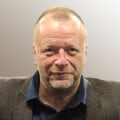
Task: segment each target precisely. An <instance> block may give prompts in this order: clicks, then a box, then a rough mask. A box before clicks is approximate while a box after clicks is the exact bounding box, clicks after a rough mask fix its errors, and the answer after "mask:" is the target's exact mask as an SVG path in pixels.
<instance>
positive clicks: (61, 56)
mask: <svg viewBox="0 0 120 120" xmlns="http://www.w3.org/2000/svg"><path fill="white" fill-rule="evenodd" d="M55 64H56V65H57V66H66V65H67V64H68V61H67V58H66V53H65V50H64V49H59V51H58V56H57V59H56V61H55Z"/></svg>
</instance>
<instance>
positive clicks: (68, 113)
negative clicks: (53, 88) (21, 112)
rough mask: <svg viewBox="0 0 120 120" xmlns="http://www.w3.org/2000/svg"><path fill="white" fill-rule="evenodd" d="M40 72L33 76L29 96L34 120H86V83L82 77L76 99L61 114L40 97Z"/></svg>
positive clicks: (29, 104)
mask: <svg viewBox="0 0 120 120" xmlns="http://www.w3.org/2000/svg"><path fill="white" fill-rule="evenodd" d="M39 78H40V77H39V73H38V71H37V72H36V73H35V75H34V76H33V79H32V81H31V84H30V86H29V90H28V94H27V100H26V102H27V104H28V106H29V107H30V108H31V109H32V112H33V120H85V117H86V98H87V96H86V81H85V79H84V77H83V76H81V82H80V86H79V89H78V91H77V94H76V96H75V98H74V99H73V100H72V101H71V102H70V103H69V104H67V105H66V106H65V107H64V108H63V109H62V110H61V111H60V112H57V111H56V110H55V109H53V108H51V107H49V106H47V105H45V104H44V103H43V102H42V101H41V100H40V98H39V97H38V89H39V85H40V79H39Z"/></svg>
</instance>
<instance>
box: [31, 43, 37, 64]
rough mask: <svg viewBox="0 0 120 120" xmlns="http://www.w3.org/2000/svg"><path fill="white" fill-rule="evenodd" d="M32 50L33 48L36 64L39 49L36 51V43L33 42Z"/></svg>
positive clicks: (35, 62)
mask: <svg viewBox="0 0 120 120" xmlns="http://www.w3.org/2000/svg"><path fill="white" fill-rule="evenodd" d="M32 50H33V57H34V64H37V51H36V45H35V43H32Z"/></svg>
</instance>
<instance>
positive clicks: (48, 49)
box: [45, 48, 53, 52]
mask: <svg viewBox="0 0 120 120" xmlns="http://www.w3.org/2000/svg"><path fill="white" fill-rule="evenodd" d="M52 51H53V49H52V48H47V49H45V52H52Z"/></svg>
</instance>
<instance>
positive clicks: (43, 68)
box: [33, 15, 87, 111]
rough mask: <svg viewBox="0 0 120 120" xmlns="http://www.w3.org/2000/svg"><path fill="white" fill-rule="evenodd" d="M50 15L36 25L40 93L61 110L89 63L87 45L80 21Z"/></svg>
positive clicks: (71, 95)
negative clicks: (87, 62) (58, 18)
mask: <svg viewBox="0 0 120 120" xmlns="http://www.w3.org/2000/svg"><path fill="white" fill-rule="evenodd" d="M73 18H75V17H73V16H71V19H70V20H67V21H66V20H55V19H53V18H52V17H51V15H46V16H44V17H43V19H42V20H40V22H39V23H38V24H37V25H36V27H35V29H34V35H35V36H34V37H35V39H36V40H35V42H34V43H33V53H34V63H35V64H36V65H37V68H38V71H39V73H40V88H39V96H40V98H41V99H42V100H43V102H44V103H45V104H48V105H49V106H51V107H53V108H55V109H56V110H57V111H60V110H61V109H62V108H63V107H64V106H65V105H66V104H67V103H68V102H70V101H71V99H72V98H73V97H74V95H75V94H76V91H77V89H78V87H79V84H80V77H81V73H82V70H83V67H84V65H85V61H86V54H87V45H86V42H85V37H84V35H83V26H82V24H81V23H80V21H79V20H78V19H77V18H76V19H73Z"/></svg>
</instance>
